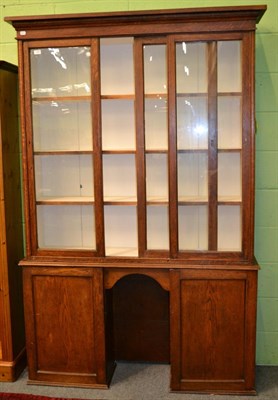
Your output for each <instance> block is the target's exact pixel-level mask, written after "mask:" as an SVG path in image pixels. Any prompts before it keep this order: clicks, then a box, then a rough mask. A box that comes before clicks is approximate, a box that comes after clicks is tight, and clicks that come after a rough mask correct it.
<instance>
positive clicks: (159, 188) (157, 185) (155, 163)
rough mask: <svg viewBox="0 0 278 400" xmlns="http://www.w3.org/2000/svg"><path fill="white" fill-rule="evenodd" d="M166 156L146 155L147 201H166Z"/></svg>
mask: <svg viewBox="0 0 278 400" xmlns="http://www.w3.org/2000/svg"><path fill="white" fill-rule="evenodd" d="M167 160H168V156H167V155H166V154H147V155H146V191H147V201H168V161H167Z"/></svg>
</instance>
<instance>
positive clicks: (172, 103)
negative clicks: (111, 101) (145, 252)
mask: <svg viewBox="0 0 278 400" xmlns="http://www.w3.org/2000/svg"><path fill="white" fill-rule="evenodd" d="M168 140H169V146H168V163H169V175H168V179H169V227H170V232H169V234H170V235H169V236H170V257H172V258H176V257H177V253H178V196H177V110H176V50H175V42H174V40H170V39H169V40H168Z"/></svg>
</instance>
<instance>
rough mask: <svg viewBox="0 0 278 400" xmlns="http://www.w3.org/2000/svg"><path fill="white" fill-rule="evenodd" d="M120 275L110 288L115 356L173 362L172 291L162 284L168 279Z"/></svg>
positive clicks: (116, 276) (109, 310)
mask: <svg viewBox="0 0 278 400" xmlns="http://www.w3.org/2000/svg"><path fill="white" fill-rule="evenodd" d="M162 275H163V274H162ZM118 278H119V275H117V274H116V275H113V279H112V276H111V279H110V283H111V282H112V281H113V282H114V284H113V286H112V287H111V286H110V285H109V286H110V287H111V288H110V289H106V299H107V300H108V301H107V303H106V305H107V309H108V312H109V313H110V314H112V315H111V318H109V321H110V323H109V329H110V341H112V342H113V353H114V358H115V359H116V360H125V361H137V362H138V361H139V362H144V361H145V362H163V363H169V362H170V349H169V342H170V338H169V335H170V333H169V331H170V328H169V326H170V324H169V291H168V290H165V289H164V288H163V287H162V285H161V283H163V281H164V280H163V279H162V277H161V276H160V278H159V279H158V280H156V279H155V278H154V277H150V276H147V275H146V274H139V273H134V272H133V273H128V274H125V276H122V277H120V278H119V279H118ZM158 281H160V282H159V283H158ZM165 282H166V280H165ZM165 282H164V283H163V286H165ZM109 286H108V287H109ZM106 287H107V286H106ZM166 287H167V285H166ZM112 332H113V333H112ZM111 336H112V337H111Z"/></svg>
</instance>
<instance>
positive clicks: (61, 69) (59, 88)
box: [30, 45, 96, 250]
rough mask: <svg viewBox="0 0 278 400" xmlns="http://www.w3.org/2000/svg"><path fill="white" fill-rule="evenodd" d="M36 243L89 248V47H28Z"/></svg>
mask: <svg viewBox="0 0 278 400" xmlns="http://www.w3.org/2000/svg"><path fill="white" fill-rule="evenodd" d="M30 63H31V102H32V117H33V121H32V122H33V124H32V129H33V150H34V179H35V208H36V219H37V238H38V239H37V241H38V243H37V245H38V248H39V249H67V250H68V249H82V250H95V248H96V237H95V215H94V214H95V212H94V178H93V175H94V171H93V158H94V150H93V132H92V112H91V110H92V102H91V90H92V88H91V49H90V46H89V45H84V46H83V45H82V46H80V45H79V46H74V47H47V48H32V49H31V50H30Z"/></svg>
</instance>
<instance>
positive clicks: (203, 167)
mask: <svg viewBox="0 0 278 400" xmlns="http://www.w3.org/2000/svg"><path fill="white" fill-rule="evenodd" d="M178 200H179V201H207V200H208V156H207V154H206V153H200V154H198V153H184V154H179V155H178Z"/></svg>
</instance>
